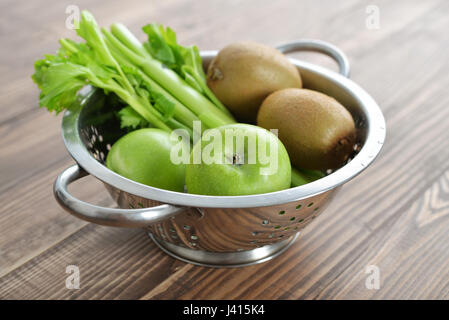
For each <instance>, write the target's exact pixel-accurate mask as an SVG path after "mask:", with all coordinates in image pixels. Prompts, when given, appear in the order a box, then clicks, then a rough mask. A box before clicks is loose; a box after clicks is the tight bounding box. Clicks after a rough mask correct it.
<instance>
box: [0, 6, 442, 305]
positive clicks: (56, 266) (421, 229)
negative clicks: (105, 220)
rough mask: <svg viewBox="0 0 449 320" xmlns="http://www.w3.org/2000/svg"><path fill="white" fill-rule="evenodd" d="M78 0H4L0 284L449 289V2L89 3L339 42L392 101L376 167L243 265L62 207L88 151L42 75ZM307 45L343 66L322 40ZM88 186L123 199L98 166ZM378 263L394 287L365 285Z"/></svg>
mask: <svg viewBox="0 0 449 320" xmlns="http://www.w3.org/2000/svg"><path fill="white" fill-rule="evenodd" d="M71 3H72V1H53V2H50V1H22V2H20V3H18V2H16V1H12V0H3V1H2V2H1V4H0V12H1V13H2V14H1V18H0V19H1V20H0V47H1V50H0V61H1V63H0V98H1V99H0V101H1V104H0V179H1V180H0V181H1V183H0V298H3V299H14V298H16V299H39V298H44V299H190V298H193V299H197V298H198V299H199V298H204V299H224V298H226V299H254V298H256V299H410V298H418V299H427V298H437V299H447V298H449V161H448V159H449V120H448V117H449V107H448V106H449V95H448V88H449V68H448V59H447V58H448V49H449V37H448V32H447V30H448V29H449V18H448V16H447V12H448V10H449V3H448V2H447V1H444V0H440V1H438V0H436V1H394V2H393V1H374V2H373V1H354V0H347V1H341V2H340V1H339V2H338V4H337V2H336V1H330V0H329V1H322V2H320V4H319V5H318V4H317V3H316V1H271V0H258V1H237V0H235V1H234V0H233V1H207V2H206V1H186V0H170V1H148V0H135V1H134V0H128V1H126V2H123V1H118V0H114V1H96V2H95V3H91V1H87V0H82V1H77V3H78V5H79V6H80V7H81V8H82V9H83V8H87V9H89V10H90V11H91V12H93V13H94V14H95V16H96V18H97V20H98V21H99V23H100V24H101V25H105V26H107V25H109V24H111V23H113V22H117V21H121V22H123V23H125V24H126V25H128V26H129V27H130V29H131V30H133V31H134V32H136V33H138V34H139V36H140V37H141V38H142V39H143V38H144V37H143V34H142V33H141V32H140V27H141V26H143V25H144V24H145V23H147V22H154V21H157V22H160V23H164V24H167V25H170V26H172V27H173V28H174V29H175V30H176V31H177V33H178V37H179V39H180V40H181V42H182V43H185V44H191V43H195V44H197V45H198V46H199V47H200V48H201V49H217V48H221V47H223V46H225V45H226V44H228V43H230V42H232V41H235V40H243V39H249V40H255V41H259V42H263V43H266V44H269V45H276V44H280V43H282V42H286V41H289V40H295V39H301V38H314V39H323V40H326V41H329V42H331V43H333V44H335V45H337V46H339V47H340V48H341V49H342V50H343V51H344V52H346V53H347V55H348V57H349V59H350V62H351V64H352V79H353V80H354V81H356V82H357V83H359V84H360V85H361V86H362V87H363V88H365V89H366V90H367V91H368V92H369V93H370V94H371V95H372V96H373V97H374V98H375V99H376V100H377V102H378V103H379V105H380V106H381V108H382V110H383V112H384V114H385V117H386V119H387V129H388V130H387V140H386V144H385V147H384V149H383V150H382V152H381V155H380V157H379V158H378V159H377V160H376V161H375V163H374V165H373V166H372V167H370V168H369V169H368V170H367V171H365V172H364V173H363V174H362V175H361V176H359V177H357V178H356V179H355V180H353V181H351V182H349V183H347V185H346V186H345V187H344V188H343V189H342V191H341V192H340V193H339V195H338V197H337V199H335V200H334V202H333V203H332V205H331V206H330V207H329V208H328V209H326V211H325V212H324V213H323V214H322V215H320V216H319V217H318V218H317V219H316V220H315V221H314V222H313V223H312V224H311V225H310V226H309V227H307V228H306V229H305V231H304V232H303V233H302V234H301V236H300V237H299V239H298V240H297V241H296V242H295V243H294V245H293V246H292V247H291V248H290V249H289V250H288V251H287V252H286V253H284V254H282V255H281V256H279V257H278V258H276V259H274V260H272V261H269V262H266V263H263V264H260V265H255V266H251V267H246V268H240V269H210V268H204V267H197V266H193V265H189V264H185V263H183V262H180V261H177V260H175V259H172V258H170V257H168V256H167V255H166V254H164V253H163V252H161V251H160V250H159V249H158V248H157V247H156V246H155V245H154V244H153V243H152V242H151V241H150V240H149V239H148V237H147V235H146V234H145V233H144V232H142V231H141V230H134V229H119V228H109V227H102V226H98V225H94V224H89V223H86V222H84V221H82V220H78V219H76V218H74V217H72V216H71V215H69V214H67V213H66V212H64V211H63V210H62V209H61V208H60V207H59V206H58V205H57V203H56V201H55V200H54V198H53V195H52V183H53V181H54V179H55V177H56V176H57V174H58V173H59V172H60V171H61V170H63V169H64V168H66V167H68V166H69V165H70V164H72V163H73V160H72V159H71V158H70V157H69V155H68V153H67V151H66V150H65V147H64V146H63V143H62V139H61V130H60V120H61V116H58V117H55V116H53V115H50V114H49V113H48V112H47V111H46V110H43V109H39V108H38V90H37V88H36V87H35V85H34V84H33V83H32V81H31V79H30V76H31V74H32V72H33V62H34V60H36V59H37V58H39V57H41V56H42V55H43V54H44V53H52V52H54V51H55V50H56V48H57V47H58V44H57V39H58V38H61V37H75V36H74V33H73V31H71V30H68V29H66V28H65V20H66V18H67V14H66V13H65V10H66V7H67V5H69V4H71ZM370 4H374V5H376V6H377V8H378V9H379V18H380V20H379V21H380V25H379V28H378V29H376V28H374V29H373V28H372V26H373V25H372V24H371V22H372V21H373V20H372V19H373V16H372V14H373V12H374V14H375V11H376V8H374V9H372V7H367V6H368V5H370ZM372 10H374V11H372ZM374 19H375V17H374ZM298 57H299V58H303V59H306V60H308V61H311V62H315V63H320V64H323V65H325V66H327V67H329V68H335V66H334V65H333V64H332V63H331V61H330V60H329V59H327V58H322V57H319V56H317V55H314V54H307V55H299V56H298ZM73 192H74V193H75V194H76V195H77V196H78V197H80V198H82V199H84V200H86V201H89V202H93V203H97V204H101V205H113V203H112V200H111V199H110V198H109V196H108V195H107V194H106V192H105V191H104V189H103V187H102V185H101V183H100V182H98V181H96V180H95V179H93V178H86V179H84V180H82V181H80V182H79V183H76V185H75V186H74V187H73ZM68 265H76V266H78V267H79V270H80V276H81V278H80V289H79V290H69V289H67V288H66V278H67V277H68V276H69V274H67V273H66V267H67V266H68ZM373 265H374V266H377V267H378V270H379V272H380V287H379V289H369V286H368V288H367V286H366V282H367V278H368V277H369V276H370V275H371V274H369V273H366V271H367V268H370V267H369V266H373ZM369 270H370V269H369ZM368 280H369V279H368ZM368 282H369V281H368Z"/></svg>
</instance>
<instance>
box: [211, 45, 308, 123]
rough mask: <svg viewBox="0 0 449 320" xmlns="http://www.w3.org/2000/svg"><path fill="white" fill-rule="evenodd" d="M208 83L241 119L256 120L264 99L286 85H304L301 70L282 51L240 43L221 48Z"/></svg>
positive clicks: (252, 121) (237, 117) (293, 86)
mask: <svg viewBox="0 0 449 320" xmlns="http://www.w3.org/2000/svg"><path fill="white" fill-rule="evenodd" d="M207 85H208V86H209V88H210V89H211V90H212V92H213V93H214V94H215V95H216V96H217V98H218V99H219V100H220V101H221V102H222V103H223V104H224V105H225V106H226V107H228V109H229V110H230V111H231V112H232V113H233V114H234V116H235V117H236V119H237V120H239V121H241V122H248V123H255V121H256V117H257V111H258V109H259V107H260V105H261V104H262V101H263V100H264V99H265V98H266V97H267V96H268V95H269V94H270V93H272V92H274V91H277V90H280V89H284V88H301V87H302V80H301V76H300V74H299V71H298V69H297V68H296V67H295V66H294V65H293V64H292V63H290V61H289V60H288V59H287V58H286V57H285V56H284V55H283V54H282V53H281V52H280V51H278V50H276V49H274V48H271V47H268V46H265V45H262V44H259V43H255V42H249V41H245V42H236V43H233V44H230V45H228V46H226V47H225V48H223V49H222V50H220V52H219V53H218V54H217V56H216V57H215V58H214V59H213V61H212V62H211V63H210V65H209V67H208V71H207Z"/></svg>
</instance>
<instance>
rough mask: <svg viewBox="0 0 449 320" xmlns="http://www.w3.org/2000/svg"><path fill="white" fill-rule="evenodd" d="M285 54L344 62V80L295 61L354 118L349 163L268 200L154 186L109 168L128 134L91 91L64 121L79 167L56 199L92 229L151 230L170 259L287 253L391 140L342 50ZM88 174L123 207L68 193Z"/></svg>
mask: <svg viewBox="0 0 449 320" xmlns="http://www.w3.org/2000/svg"><path fill="white" fill-rule="evenodd" d="M278 49H279V50H280V51H282V52H284V53H289V52H296V51H316V52H321V53H324V54H326V55H328V56H330V57H332V58H333V59H334V60H335V61H336V62H337V63H338V65H339V67H340V74H338V73H336V72H333V71H330V70H328V69H325V68H323V67H320V66H318V65H314V64H310V63H306V62H303V61H298V60H295V59H291V62H292V63H293V64H294V65H295V66H296V67H297V68H298V69H299V70H300V72H301V76H302V78H303V83H304V87H306V88H310V89H313V90H317V91H321V92H323V93H326V94H328V95H330V96H332V97H334V98H335V99H337V100H338V101H340V103H342V104H343V105H344V106H345V107H346V108H347V109H348V110H349V111H350V112H351V114H352V116H353V117H354V119H355V122H356V127H357V136H358V137H357V139H358V148H359V149H358V150H356V152H355V153H354V157H353V158H352V160H351V161H350V162H349V163H347V164H346V165H344V166H343V167H342V168H340V169H338V170H336V171H335V172H332V173H330V174H328V175H327V176H326V177H324V178H322V179H319V180H317V181H314V182H312V183H309V184H306V185H303V186H300V187H296V188H291V189H287V190H282V191H278V192H272V193H267V194H257V195H249V196H232V197H231V196H220V197H217V196H202V195H194V194H187V193H180V192H173V191H167V190H162V189H158V188H153V187H150V186H147V185H143V184H140V183H137V182H134V181H132V180H129V179H127V178H125V177H122V176H120V175H118V174H116V173H114V172H113V171H111V170H109V169H108V168H107V167H106V166H105V165H104V159H105V156H106V154H107V152H108V150H109V148H110V146H111V145H112V143H113V142H114V141H116V140H117V138H118V137H119V136H120V134H123V133H122V132H121V131H120V129H119V127H118V125H117V120H116V119H115V118H114V117H108V116H107V115H108V113H110V112H111V111H110V110H111V108H112V107H111V105H110V104H108V105H107V107H105V108H102V105H101V103H100V102H101V99H104V98H105V97H104V95H103V94H102V93H101V92H99V91H95V90H87V93H85V94H84V95H83V96H82V99H83V101H81V105H82V108H80V109H79V110H78V111H76V112H73V111H68V112H66V113H65V115H64V118H63V123H62V132H63V139H64V142H65V145H66V147H67V150H68V151H69V152H70V154H71V155H72V157H73V158H74V159H75V161H76V162H77V164H76V165H74V166H72V167H69V168H67V169H66V170H65V171H64V172H62V173H61V174H60V175H59V176H58V178H57V179H56V182H55V184H54V193H55V197H56V199H57V200H58V202H59V203H60V205H61V206H62V207H63V208H64V209H66V210H67V211H68V212H70V213H71V214H73V215H75V216H77V217H79V218H81V219H84V220H87V221H90V222H93V223H98V224H101V225H108V226H117V227H138V228H144V229H145V230H146V231H147V232H148V234H149V235H150V237H151V238H152V239H153V240H154V241H155V243H156V244H157V245H158V246H159V247H160V248H161V249H162V250H164V251H165V252H166V253H168V254H170V255H171V256H174V257H176V258H178V259H180V260H183V261H186V262H190V263H194V264H199V265H203V266H214V267H217V266H218V267H230V266H244V265H250V264H254V263H259V262H263V261H266V260H268V259H271V258H273V257H275V256H276V255H278V254H280V253H281V252H283V251H284V250H286V249H287V248H288V246H289V245H291V244H292V242H293V241H294V240H295V239H296V237H297V235H298V232H299V231H300V230H301V229H302V228H304V227H305V226H306V225H308V224H309V223H310V222H311V221H312V220H313V219H314V218H315V217H316V216H317V215H318V214H320V213H321V212H323V210H324V208H325V207H326V206H327V205H328V204H329V202H330V200H331V199H332V198H333V196H334V195H335V193H336V192H337V190H338V189H339V187H340V186H341V185H342V184H344V183H345V182H347V181H349V180H351V179H353V178H354V177H355V176H357V175H358V174H359V173H360V172H362V171H363V170H364V169H366V168H367V167H368V166H369V165H370V164H371V163H372V162H373V161H374V159H375V157H376V156H377V155H378V153H379V151H380V149H381V147H382V144H383V142H384V139H385V120H384V117H383V115H382V112H381V110H380V108H379V106H378V105H377V104H376V102H375V101H374V100H373V99H372V98H371V97H370V95H369V94H367V93H366V92H365V91H364V90H363V89H362V88H360V87H359V86H358V85H357V84H355V83H354V82H353V81H351V80H349V79H348V78H347V77H348V75H349V64H348V60H347V58H346V57H345V55H344V54H343V53H342V52H341V51H340V50H339V49H338V48H336V47H334V46H332V45H330V44H328V43H325V42H322V41H317V40H303V41H297V42H293V43H288V44H285V45H282V46H280V47H278ZM215 55H216V52H215V51H206V52H202V53H201V56H202V58H203V62H204V64H205V66H207V65H208V64H209V63H210V61H211V60H212V59H213V57H214V56H215ZM112 109H113V108H112ZM98 119H100V120H98ZM87 174H91V175H93V176H95V177H97V178H98V179H100V180H101V181H103V182H104V184H105V186H106V188H107V190H108V191H109V193H110V194H111V195H112V197H113V198H114V199H115V201H116V202H117V204H118V205H119V207H120V208H104V207H99V206H96V205H92V204H88V203H86V202H83V201H81V200H79V199H76V198H75V197H73V196H72V195H71V194H70V193H69V192H68V189H67V187H68V184H70V183H71V182H73V181H75V180H77V179H80V178H81V177H83V176H85V175H87Z"/></svg>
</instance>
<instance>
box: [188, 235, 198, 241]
mask: <svg viewBox="0 0 449 320" xmlns="http://www.w3.org/2000/svg"><path fill="white" fill-rule="evenodd" d="M190 239H192V240H198V237H197V236H195V235H194V236H190Z"/></svg>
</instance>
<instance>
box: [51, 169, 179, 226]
mask: <svg viewBox="0 0 449 320" xmlns="http://www.w3.org/2000/svg"><path fill="white" fill-rule="evenodd" d="M87 175H88V173H87V172H86V171H85V170H84V169H82V168H81V167H80V166H78V165H73V166H71V167H69V168H67V169H65V170H64V171H63V172H61V174H60V175H59V176H58V177H57V178H56V181H55V184H54V186H53V192H54V195H55V198H56V200H58V203H59V204H60V205H61V206H62V207H63V208H64V209H65V210H67V211H68V212H69V213H71V214H72V215H74V216H76V217H78V218H80V219H83V220H86V221H89V222H93V223H96V224H101V225H105V226H113V227H128V228H142V227H146V226H148V225H150V224H152V223H155V222H159V221H162V220H165V219H168V218H170V217H172V216H174V215H176V214H177V213H179V212H181V211H183V210H185V208H184V207H177V206H173V205H169V204H163V205H160V206H156V207H151V208H143V209H118V208H106V207H100V206H96V205H93V204H90V203H87V202H84V201H81V200H79V199H77V198H75V197H74V196H72V195H71V194H70V193H69V191H68V189H67V187H68V185H69V184H70V183H72V182H74V181H76V180H78V179H80V178H82V177H84V176H87Z"/></svg>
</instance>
